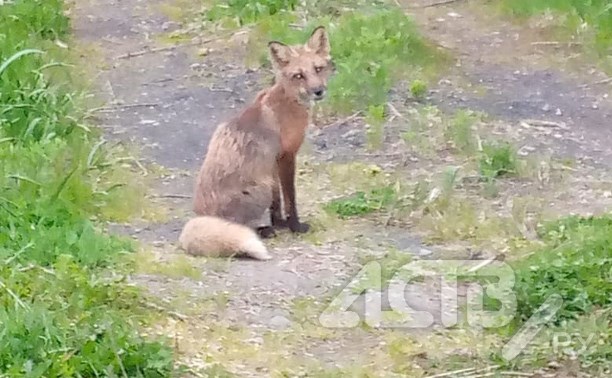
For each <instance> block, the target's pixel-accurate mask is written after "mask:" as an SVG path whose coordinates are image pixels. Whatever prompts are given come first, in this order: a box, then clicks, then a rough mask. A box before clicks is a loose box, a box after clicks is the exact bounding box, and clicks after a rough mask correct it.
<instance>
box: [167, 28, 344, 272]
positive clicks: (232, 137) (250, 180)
mask: <svg viewBox="0 0 612 378" xmlns="http://www.w3.org/2000/svg"><path fill="white" fill-rule="evenodd" d="M268 50H269V55H270V60H271V62H272V66H273V70H274V73H275V80H274V84H273V85H272V86H271V87H269V88H267V89H264V90H263V91H261V92H260V93H259V94H258V95H257V96H256V97H255V99H254V100H253V102H252V103H251V104H250V105H249V106H248V107H247V108H246V109H244V110H243V111H242V112H241V113H240V114H239V115H237V116H236V117H234V118H232V119H230V120H229V121H227V122H224V123H221V124H220V125H219V126H218V127H217V129H216V130H215V132H214V133H213V136H212V138H211V140H210V144H209V147H208V152H207V154H206V157H205V159H204V162H203V164H202V167H201V169H200V172H199V174H198V177H197V180H196V188H195V196H194V203H193V206H194V212H195V213H196V215H197V217H196V218H193V219H191V220H190V221H188V222H187V224H186V225H185V227H184V228H183V231H182V233H181V236H180V237H179V244H180V246H181V247H182V248H183V249H184V250H185V251H186V252H188V253H190V254H193V255H199V256H217V257H227V256H232V255H247V256H250V257H253V258H256V259H261V260H266V259H270V258H271V256H270V254H269V253H268V251H267V249H266V247H265V245H264V244H263V242H262V240H261V238H268V237H271V236H273V235H274V234H275V232H274V228H275V227H277V228H278V227H288V228H289V229H290V230H291V231H292V232H294V233H295V232H297V233H304V232H307V231H308V230H309V229H310V226H309V225H308V224H307V223H301V222H300V221H299V217H298V212H297V206H296V200H295V164H296V155H297V153H298V151H299V149H300V147H301V146H302V143H303V141H304V136H305V133H306V128H307V127H308V125H309V124H310V120H311V114H310V113H311V107H312V104H313V102H314V101H319V100H322V99H323V98H324V97H325V92H326V89H327V80H328V78H329V76H330V74H331V73H332V72H333V71H334V64H333V62H332V59H331V56H330V45H329V39H328V35H327V32H326V30H325V28H324V27H322V26H319V27H317V28H316V29H315V30H314V31H313V32H312V34H311V36H310V38H309V39H308V41H307V42H306V43H305V44H304V45H295V46H289V45H286V44H284V43H282V42H278V41H271V42H269V43H268ZM281 189H282V195H283V200H284V209H285V213H286V219H283V214H282V209H281ZM268 210H269V211H270V222H271V226H262V225H261V223H258V222H261V220H262V219H263V218H264V215H265V213H266V212H267V211H268Z"/></svg>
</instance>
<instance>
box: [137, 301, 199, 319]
mask: <svg viewBox="0 0 612 378" xmlns="http://www.w3.org/2000/svg"><path fill="white" fill-rule="evenodd" d="M143 304H144V306H145V307H149V308H151V309H153V310H156V311H159V312H165V313H167V314H168V315H170V316H172V317H173V318H176V319H178V320H180V321H182V322H184V321H185V320H187V319H189V317H188V316H187V315H183V314H181V313H178V312H176V311H171V310H168V309H167V308H164V307H162V306H159V305H156V304H155V303H151V302H143Z"/></svg>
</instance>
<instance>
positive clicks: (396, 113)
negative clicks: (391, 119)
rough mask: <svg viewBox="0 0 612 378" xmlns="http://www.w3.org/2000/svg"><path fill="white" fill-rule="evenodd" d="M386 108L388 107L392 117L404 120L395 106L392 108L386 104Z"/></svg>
mask: <svg viewBox="0 0 612 378" xmlns="http://www.w3.org/2000/svg"><path fill="white" fill-rule="evenodd" d="M387 106H388V107H389V110H391V113H393V115H394V116H396V117H399V118H404V116H403V115H402V113H400V112H399V111H398V110H397V108H396V107H395V106H393V104H392V103H390V102H387Z"/></svg>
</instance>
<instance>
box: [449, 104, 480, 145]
mask: <svg viewBox="0 0 612 378" xmlns="http://www.w3.org/2000/svg"><path fill="white" fill-rule="evenodd" d="M478 120H479V117H478V115H476V114H475V113H473V112H471V111H468V110H459V111H457V113H455V115H454V116H453V118H452V119H450V120H449V121H448V124H447V126H446V138H447V139H448V140H450V141H451V142H452V144H453V147H454V148H455V149H457V150H458V151H459V152H460V153H462V154H464V155H472V154H473V153H475V152H476V151H477V147H478V145H477V140H476V137H475V135H474V127H475V124H476V122H477V121H478Z"/></svg>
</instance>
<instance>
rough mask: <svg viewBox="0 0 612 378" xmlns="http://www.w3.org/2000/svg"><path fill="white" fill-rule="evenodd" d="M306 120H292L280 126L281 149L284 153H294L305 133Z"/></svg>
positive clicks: (300, 144) (298, 148)
mask: <svg viewBox="0 0 612 378" xmlns="http://www.w3.org/2000/svg"><path fill="white" fill-rule="evenodd" d="M307 127H308V120H299V121H296V120H293V121H291V122H286V123H284V124H283V125H282V126H281V130H282V132H281V149H282V152H283V153H285V154H296V153H297V152H298V151H299V150H300V147H301V146H302V143H304V137H305V135H306V128H307Z"/></svg>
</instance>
